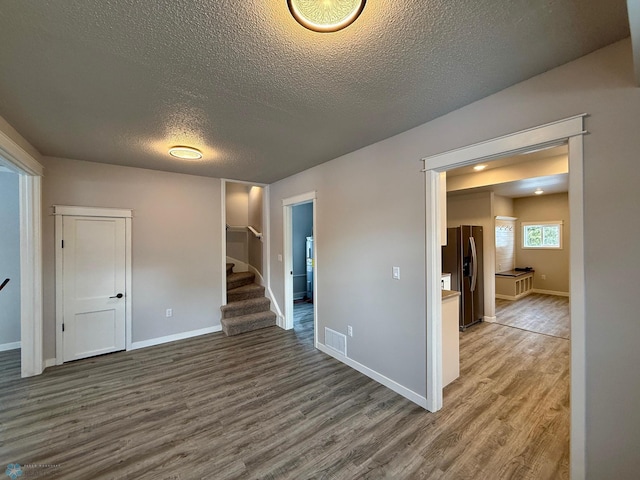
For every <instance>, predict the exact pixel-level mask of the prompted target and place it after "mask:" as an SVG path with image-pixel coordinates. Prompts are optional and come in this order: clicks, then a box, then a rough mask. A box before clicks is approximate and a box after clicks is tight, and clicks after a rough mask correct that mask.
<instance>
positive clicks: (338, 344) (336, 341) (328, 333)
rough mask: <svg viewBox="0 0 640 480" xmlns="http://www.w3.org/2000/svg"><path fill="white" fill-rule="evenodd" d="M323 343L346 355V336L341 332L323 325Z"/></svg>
mask: <svg viewBox="0 0 640 480" xmlns="http://www.w3.org/2000/svg"><path fill="white" fill-rule="evenodd" d="M324 344H325V345H326V346H327V347H329V348H331V349H333V350H335V351H336V352H338V353H341V354H342V355H344V356H345V357H346V356H347V336H346V335H343V334H342V333H338V332H336V331H335V330H331V329H330V328H327V327H324Z"/></svg>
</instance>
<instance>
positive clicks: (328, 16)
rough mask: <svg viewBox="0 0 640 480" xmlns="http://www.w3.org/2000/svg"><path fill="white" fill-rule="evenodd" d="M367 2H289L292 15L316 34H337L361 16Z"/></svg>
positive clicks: (289, 0)
mask: <svg viewBox="0 0 640 480" xmlns="http://www.w3.org/2000/svg"><path fill="white" fill-rule="evenodd" d="M365 1H366V0H287V4H288V5H289V10H291V15H293V18H295V19H296V20H297V21H298V23H299V24H300V25H302V26H303V27H306V28H308V29H309V30H313V31H314V32H337V31H338V30H342V29H343V28H345V27H348V26H349V25H351V24H352V23H353V22H354V21H355V20H356V18H358V17H359V16H360V14H361V13H362V10H363V9H364V4H365Z"/></svg>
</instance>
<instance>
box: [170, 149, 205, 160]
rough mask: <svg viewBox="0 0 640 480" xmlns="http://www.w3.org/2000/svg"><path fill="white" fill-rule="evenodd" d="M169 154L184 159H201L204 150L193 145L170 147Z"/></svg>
mask: <svg viewBox="0 0 640 480" xmlns="http://www.w3.org/2000/svg"><path fill="white" fill-rule="evenodd" d="M169 155H171V156H172V157H176V158H182V159H183V160H200V159H201V158H202V152H201V151H200V150H198V149H197V148H193V147H172V148H170V149H169Z"/></svg>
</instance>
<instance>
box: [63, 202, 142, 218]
mask: <svg viewBox="0 0 640 480" xmlns="http://www.w3.org/2000/svg"><path fill="white" fill-rule="evenodd" d="M53 214H54V215H73V216H75V217H115V218H132V217H133V209H131V208H106V207H79V206H74V205H54V206H53Z"/></svg>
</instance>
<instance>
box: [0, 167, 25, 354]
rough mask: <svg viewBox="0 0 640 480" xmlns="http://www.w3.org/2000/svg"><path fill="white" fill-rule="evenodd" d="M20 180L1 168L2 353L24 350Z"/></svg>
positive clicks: (0, 282)
mask: <svg viewBox="0 0 640 480" xmlns="http://www.w3.org/2000/svg"><path fill="white" fill-rule="evenodd" d="M19 180H20V177H19V175H18V174H17V173H15V172H12V171H11V170H9V169H8V168H5V167H0V225H2V227H1V228H0V312H2V314H0V352H3V351H8V350H17V349H19V348H20V205H19V198H20V193H19ZM17 354H18V352H16V355H17Z"/></svg>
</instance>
